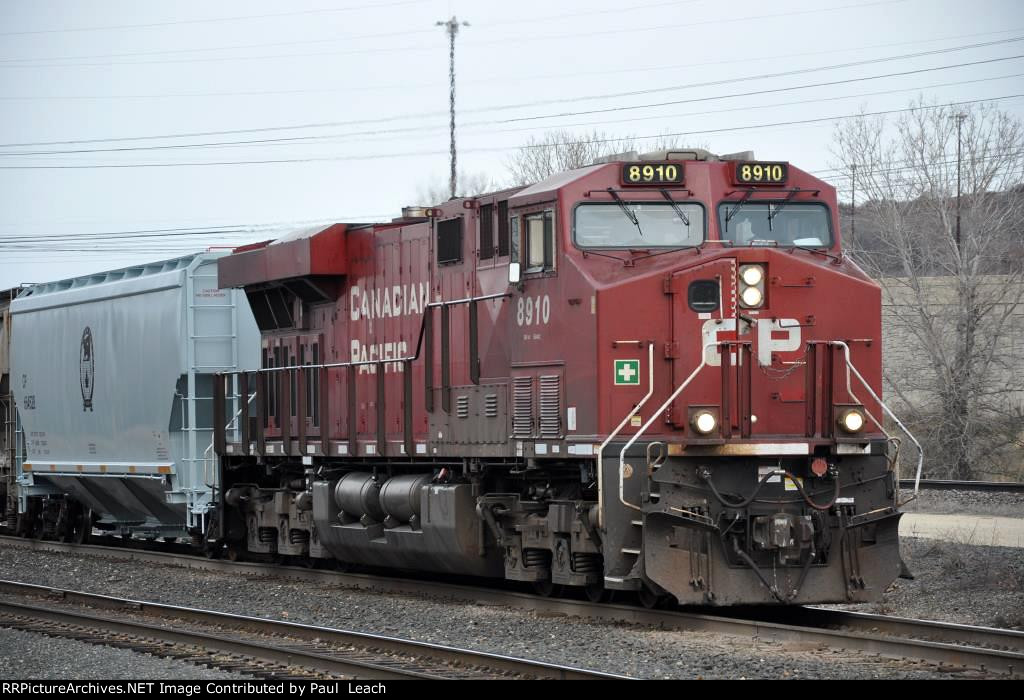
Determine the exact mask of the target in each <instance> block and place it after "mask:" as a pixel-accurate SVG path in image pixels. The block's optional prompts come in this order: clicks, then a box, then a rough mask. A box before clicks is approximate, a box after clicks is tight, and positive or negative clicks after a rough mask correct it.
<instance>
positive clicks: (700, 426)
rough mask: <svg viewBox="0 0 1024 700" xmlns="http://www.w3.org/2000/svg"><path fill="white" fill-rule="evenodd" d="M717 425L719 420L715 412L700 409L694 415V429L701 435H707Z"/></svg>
mask: <svg viewBox="0 0 1024 700" xmlns="http://www.w3.org/2000/svg"><path fill="white" fill-rule="evenodd" d="M717 425H718V421H717V420H715V414H713V413H711V411H700V412H698V413H695V414H694V416H693V429H694V430H696V431H697V432H698V433H700V434H701V435H707V434H708V433H710V432H711V431H713V430H714V429H715V427H716V426H717Z"/></svg>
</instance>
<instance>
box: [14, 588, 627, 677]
mask: <svg viewBox="0 0 1024 700" xmlns="http://www.w3.org/2000/svg"><path fill="white" fill-rule="evenodd" d="M0 593H4V594H14V595H19V596H34V597H39V598H43V599H45V600H46V601H47V602H52V601H59V602H60V603H61V604H72V605H75V604H77V605H85V606H88V607H90V608H98V609H102V610H105V611H126V612H130V613H133V614H141V615H145V616H147V617H154V618H158V619H160V620H170V621H172V622H174V623H175V625H176V626H175V627H174V628H168V627H164V626H161V625H154V624H147V623H142V622H138V621H135V620H126V619H122V618H112V617H110V616H109V615H102V616H101V615H97V614H89V613H84V612H79V611H68V610H61V609H58V607H59V606H57V607H55V606H53V605H50V606H49V607H40V606H38V605H23V604H20V603H11V602H7V601H0V612H7V613H9V614H15V615H21V616H26V617H31V618H35V619H47V620H52V621H55V622H70V623H72V624H79V625H82V626H85V627H96V628H100V629H104V630H111V631H115V632H119V633H123V634H130V635H133V636H141V637H149V638H156V639H161V640H165V641H169V642H173V643H178V644H193V645H197V646H202V647H204V648H207V649H214V650H217V651H221V652H224V653H228V654H241V655H244V656H248V657H252V658H258V659H264V660H267V661H271V662H274V663H280V664H286V665H290V666H301V667H304V668H309V669H313V670H315V671H323V672H328V673H334V674H340V675H344V676H349V677H354V678H360V679H364V678H367V679H374V680H396V679H401V678H422V679H445V678H453V677H459V678H466V677H477V678H481V677H509V676H519V677H525V678H531V679H547V680H626V679H628V677H627V676H621V675H617V674H611V673H601V672H598V671H589V670H585V669H579V668H574V667H571V666H561V665H558V664H551V663H546V662H542V661H532V660H529V659H521V658H517V657H513V656H505V655H501V654H492V653H488V652H479V651H471V650H468V649H460V648H458V647H451V646H446V645H443V644H432V643H428V642H420V641H413V640H407V639H399V638H397V637H389V636H386V635H378V634H370V633H366V632H356V631H352V630H343V629H337V628H333V627H321V626H317V625H305V624H299V623H295V622H283V621H279V620H270V619H267V618H262V617H252V616H249V615H237V614H233V613H224V612H216V611H213V610H204V609H201V608H192V607H184V606H178V605H167V604H164V603H153V602H146V601H141V600H132V599H129V598H118V597H114V596H108V595H101V594H98V593H86V592H83V591H74V590H68V589H63V588H54V587H51V586H40V585H37V584H30V583H22V582H18V581H5V580H0ZM183 621H184V622H190V623H197V624H199V625H202V626H210V627H212V628H216V629H219V630H223V629H224V628H231V627H234V628H236V629H238V630H239V631H241V632H244V633H255V634H258V635H271V636H275V637H286V638H289V639H291V640H296V639H297V640H303V641H314V640H315V641H316V642H318V643H319V644H321V645H331V646H337V647H340V648H345V649H354V650H355V654H356V655H366V654H367V652H368V651H370V650H372V653H373V655H374V656H377V657H380V659H379V660H377V661H366V660H362V659H353V658H346V657H347V653H345V652H342V653H338V652H336V651H334V650H330V649H322V650H319V651H307V650H304V649H301V648H297V647H295V646H292V645H287V644H286V645H281V644H275V643H272V642H267V641H254V640H249V639H242V638H235V637H229V636H225V635H224V634H223V633H221V634H210V633H207V632H200V631H195V630H187V629H182V628H181V627H180V626H177V625H180V624H181V622H183ZM0 626H2V622H0ZM409 659H413V660H414V661H413V662H409V661H408V660H409Z"/></svg>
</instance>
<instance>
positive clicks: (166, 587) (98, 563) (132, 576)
mask: <svg viewBox="0 0 1024 700" xmlns="http://www.w3.org/2000/svg"><path fill="white" fill-rule="evenodd" d="M0 571H2V572H3V578H8V579H12V580H18V581H23V582H28V583H36V584H41V585H47V586H55V587H61V588H73V589H77V590H83V591H88V592H93V593H104V594H109V595H114V596H122V597H128V598H137V599H143V600H148V601H155V602H162V603H169V604H175V605H188V606H194V607H201V608H208V609H213V610H220V611H224V612H233V613H243V614H248V615H257V616H263V617H270V618H275V619H282V620H289V621H292V622H302V623H309V624H317V625H324V626H329V627H340V628H345V629H352V630H359V631H365V632H374V633H384V634H388V635H392V636H396V637H403V638H408V639H418V640H423V641H428V642H436V643H442V644H448V645H452V646H458V647H465V648H469V649H474V650H481V651H488V652H492V653H498V654H506V655H511V656H519V657H526V658H531V659H538V660H543V661H548V662H552V663H558V664H567V665H572V666H577V667H583V668H590V669H595V670H600V671H606V672H611V673H619V674H624V675H629V676H634V677H642V678H835V679H853V678H946V677H949V675H950V674H949V673H948V672H941V671H939V670H937V669H936V668H935V667H932V666H929V665H927V664H923V663H922V664H912V663H909V662H906V661H892V660H886V659H881V658H877V657H872V656H867V655H861V654H857V653H854V652H846V651H837V650H832V649H824V648H820V647H818V646H816V645H807V644H804V645H800V644H775V643H767V642H762V641H759V640H757V639H745V638H738V637H728V636H722V635H715V634H710V633H703V632H679V631H669V630H660V629H655V628H651V627H647V626H639V625H627V624H614V623H608V622H589V621H585V620H581V619H577V618H569V617H551V616H543V615H539V614H537V613H534V612H531V611H523V610H516V609H513V608H509V607H503V606H487V605H480V604H474V603H465V602H452V601H438V600H433V599H426V598H423V597H417V596H411V595H401V594H390V593H371V592H367V591H361V590H357V589H352V588H348V587H344V586H342V585H340V584H331V583H319V584H311V583H304V582H295V581H289V580H285V579H279V578H274V577H260V578H256V577H243V576H239V575H237V574H226V573H215V572H203V571H194V570H190V569H185V568H181V567H176V566H168V565H165V564H153V563H142V562H128V561H125V560H117V559H115V558H110V557H107V556H95V555H71V554H63V553H54V552H34V551H31V550H29V549H27V548H24V547H21V546H19V545H9V544H6V543H4V544H0ZM0 651H2V650H0ZM39 672H40V673H41V672H42V671H41V670H40V671H39ZM79 672H80V671H78V670H76V668H75V665H68V666H64V667H63V668H61V669H60V670H58V671H47V673H50V674H51V675H50V676H49V677H72V676H74V674H77V673H79ZM53 673H56V674H57V675H56V676H54V675H52V674H53ZM101 675H102V676H103V677H110V676H109V675H106V674H103V673H101ZM74 677H77V676H74ZM185 677H191V676H190V675H189V674H186V675H185Z"/></svg>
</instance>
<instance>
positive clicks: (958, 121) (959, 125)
mask: <svg viewBox="0 0 1024 700" xmlns="http://www.w3.org/2000/svg"><path fill="white" fill-rule="evenodd" d="M953 118H954V119H956V252H957V254H958V255H960V254H962V253H963V251H962V249H961V247H960V162H961V160H960V147H961V142H962V139H961V138H960V131H961V128H962V127H963V123H964V119H966V118H967V115H966V114H964V113H963V112H958V113H956V114H954V115H953Z"/></svg>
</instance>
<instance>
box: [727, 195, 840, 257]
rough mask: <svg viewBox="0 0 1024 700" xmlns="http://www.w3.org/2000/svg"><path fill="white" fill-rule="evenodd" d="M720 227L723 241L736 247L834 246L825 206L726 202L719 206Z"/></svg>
mask: <svg viewBox="0 0 1024 700" xmlns="http://www.w3.org/2000/svg"><path fill="white" fill-rule="evenodd" d="M718 225H719V226H720V228H721V233H722V240H723V241H732V242H733V243H735V244H736V245H780V246H790V245H795V246H803V247H807V248H826V247H829V246H831V245H832V230H831V227H830V226H829V215H828V209H827V208H826V207H825V206H824V205H822V204H803V203H801V204H794V203H789V202H787V203H784V202H757V203H751V202H744V203H743V204H740V203H739V202H735V203H732V202H729V203H723V204H721V205H719V207H718Z"/></svg>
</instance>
